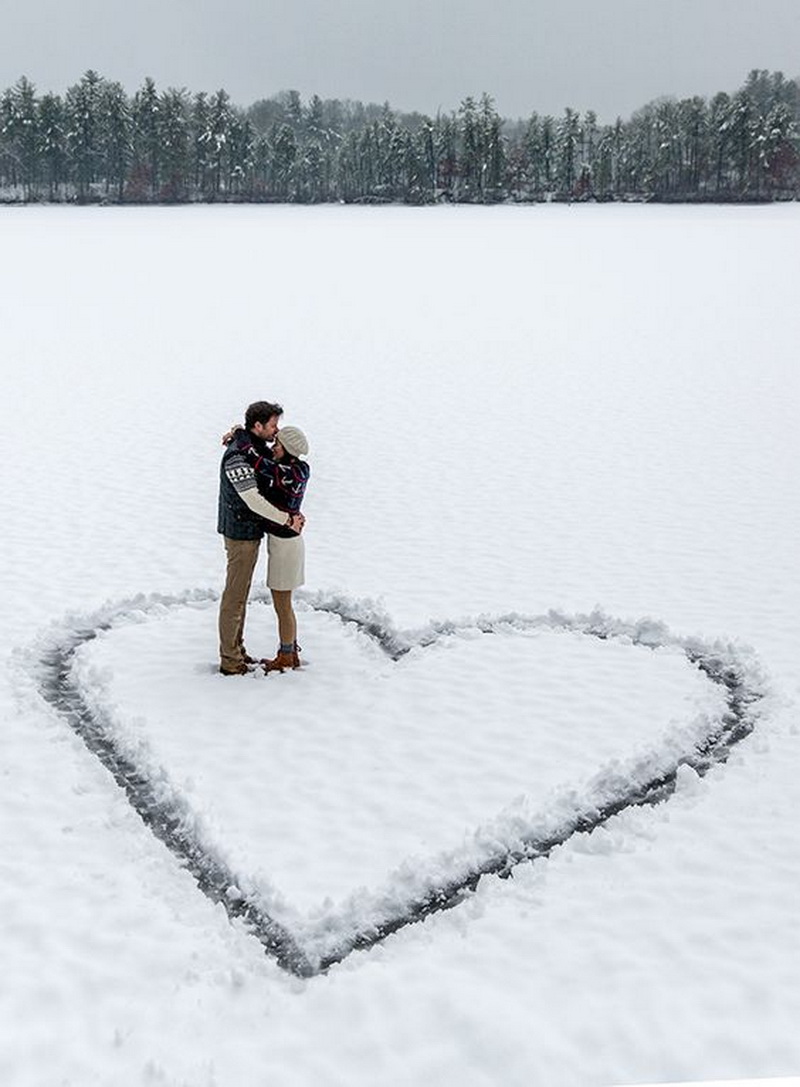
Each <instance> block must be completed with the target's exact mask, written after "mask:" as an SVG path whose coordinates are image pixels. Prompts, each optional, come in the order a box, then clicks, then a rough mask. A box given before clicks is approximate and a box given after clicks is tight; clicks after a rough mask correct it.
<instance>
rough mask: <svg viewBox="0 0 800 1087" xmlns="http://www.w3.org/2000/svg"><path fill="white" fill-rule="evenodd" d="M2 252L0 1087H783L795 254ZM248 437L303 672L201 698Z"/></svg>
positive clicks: (10, 229) (118, 227)
mask: <svg viewBox="0 0 800 1087" xmlns="http://www.w3.org/2000/svg"><path fill="white" fill-rule="evenodd" d="M0 219H1V220H2V232H3V240H4V253H5V256H6V260H5V261H4V262H3V267H2V269H0V297H2V298H3V307H4V312H3V321H2V324H0V348H2V358H3V368H4V377H5V381H4V391H5V395H4V396H3V398H2V402H1V403H0V413H1V417H0V423H2V425H0V442H2V445H3V453H4V463H5V465H6V467H7V470H6V473H5V476H4V486H3V488H2V491H0V512H1V513H2V518H3V524H4V526H5V533H4V541H3V556H4V562H3V566H2V572H0V587H1V591H2V619H3V625H2V630H3V635H2V636H3V645H4V649H5V653H4V655H5V666H4V669H3V672H2V674H1V675H0V710H1V711H2V721H3V728H2V731H1V732H0V737H1V738H0V773H2V782H3V787H2V789H1V790H0V835H2V840H1V841H0V847H1V848H0V865H1V866H2V880H0V910H1V911H2V913H1V914H0V915H1V916H2V917H3V928H2V934H1V935H0V960H2V962H3V971H2V980H1V981H0V1021H1V1022H2V1025H3V1044H2V1046H0V1081H1V1082H2V1083H3V1084H10V1085H13V1087H32V1085H36V1087H40V1085H41V1084H43V1083H45V1084H46V1083H58V1084H76V1085H77V1084H80V1085H81V1087H95V1085H111V1084H114V1085H115V1087H118V1085H126V1087H127V1085H129V1084H130V1085H134V1084H148V1083H158V1084H167V1085H171V1087H172V1085H174V1087H178V1085H186V1084H191V1085H192V1087H228V1085H231V1087H232V1085H233V1084H237V1085H238V1084H241V1083H277V1084H280V1085H281V1087H284V1085H286V1087H295V1085H298V1087H299V1085H308V1084H315V1085H318V1084H322V1085H341V1084H347V1085H348V1087H350V1085H357V1084H361V1083H363V1084H367V1083H368V1084H370V1085H371V1087H373V1085H392V1087H395V1085H416V1084H422V1083H429V1082H437V1083H441V1084H446V1085H450V1084H453V1085H455V1084H458V1085H459V1087H461V1085H469V1087H471V1085H475V1087H477V1085H484V1084H495V1083H503V1084H504V1085H510V1087H515V1085H522V1084H525V1085H526V1087H527V1085H530V1084H542V1085H547V1087H587V1085H588V1087H592V1085H597V1087H600V1085H603V1084H606V1085H607V1084H612V1083H616V1084H623V1083H628V1084H631V1083H643V1082H664V1081H669V1080H672V1081H686V1080H702V1079H707V1080H715V1079H716V1080H719V1079H724V1078H731V1077H747V1076H750V1077H759V1076H760V1077H787V1076H792V1075H796V1074H797V1073H798V1072H800V1044H798V1041H797V1032H796V1029H795V1024H796V1021H797V1018H798V1015H799V1014H800V991H799V990H798V985H797V980H796V977H797V962H798V957H799V955H800V923H798V915H797V910H796V904H795V903H796V894H797V886H798V883H799V882H800V841H799V840H798V836H797V833H796V812H797V803H798V785H797V781H798V770H799V769H800V754H799V753H798V735H800V731H799V730H798V715H797V697H798V694H800V671H799V670H798V664H797V645H798V643H799V642H800V619H799V618H798V616H800V579H799V578H798V570H797V538H798V530H799V529H800V498H799V497H798V489H797V487H796V479H795V476H796V469H795V465H796V464H797V463H798V453H800V449H799V448H798V446H799V445H800V438H799V437H798V433H799V432H798V428H797V426H796V419H797V411H798V407H799V406H800V397H798V392H799V391H800V388H799V383H798V374H797V367H796V365H795V362H794V354H795V346H796V343H797V342H798V337H799V336H800V311H798V308H797V306H796V299H795V293H796V287H795V279H796V276H795V269H796V253H797V251H798V241H800V239H799V238H798V233H800V229H799V228H800V212H798V209H797V207H796V206H784V207H764V208H735V209H734V208H725V209H714V208H669V209H666V208H662V209H658V208H650V207H625V208H622V207H619V208H616V207H615V208H605V207H604V208H600V207H598V208H591V207H582V208H572V209H570V208H562V207H558V208H557V207H548V208H524V209H516V208H495V209H477V208H475V209H471V208H447V209H444V208H443V209H426V210H417V211H414V210H411V209H401V208H388V209H358V210H356V209H347V208H324V209H301V208H291V209H286V208H218V209H214V208H211V209H209V208H204V209H190V208H186V209H160V208H158V209H156V208H154V209H77V208H74V209H73V208H59V209H55V208H29V209H6V210H4V211H2V213H0ZM260 397H270V398H276V399H279V400H281V401H282V402H283V403H285V405H286V407H287V416H286V421H287V422H292V423H297V424H298V425H300V426H302V427H303V429H304V430H305V431H306V432H307V433H308V435H309V437H310V440H311V457H310V459H311V462H312V465H313V484H312V487H311V488H310V490H309V495H308V499H307V503H306V511H307V514H308V528H307V548H308V572H309V583H308V586H307V591H306V592H305V593H304V594H303V597H302V601H301V604H300V606H299V622H300V642H301V644H302V645H303V656H304V659H305V660H306V661H307V664H306V665H305V666H304V668H303V669H302V670H301V671H300V672H298V673H291V674H288V673H287V674H286V675H270V676H260V677H259V676H249V677H236V678H233V679H230V678H228V677H222V676H220V675H218V674H217V673H216V672H215V670H214V669H215V652H216V645H215V640H216V635H215V601H216V594H217V592H218V589H219V587H220V584H221V580H222V567H223V555H222V548H221V545H220V542H219V540H218V539H217V538H216V536H215V534H214V531H213V529H214V512H215V509H214V507H215V499H216V482H217V470H218V459H219V453H220V447H219V444H218V443H219V436H220V434H221V433H222V431H223V430H224V429H226V428H227V426H228V425H229V423H230V422H231V421H232V420H233V419H235V418H236V417H237V416H238V415H239V414H240V413H241V410H242V408H243V407H244V405H245V404H246V403H248V402H249V401H250V400H252V399H256V398H260ZM261 571H262V572H261V573H260V575H259V577H260V578H262V579H263V567H262V568H261ZM642 617H646V618H642ZM247 637H248V645H249V647H250V648H251V650H252V651H254V652H255V653H257V654H259V655H261V654H267V653H271V652H272V650H273V649H274V645H275V628H274V617H273V614H272V611H271V609H270V607H269V606H268V604H267V603H265V601H264V599H263V590H262V591H260V592H259V593H257V594H256V598H255V599H254V600H253V603H252V605H251V608H250V613H249V618H248V628H247ZM70 700H71V701H70ZM709 737H712V744H711V746H709V745H708V739H709ZM715 737H716V739H713V738H715ZM717 740H719V743H717ZM715 745H716V746H715ZM106 756H108V757H106ZM114 760H116V769H115V763H114ZM720 760H721V761H720ZM120 768H122V769H124V770H125V772H126V773H127V772H128V771H131V774H132V775H133V776H132V778H131V780H133V778H134V777H136V776H137V775H138V781H139V784H140V787H141V796H142V797H145V798H149V799H148V802H149V801H151V800H153V799H154V798H155V801H156V802H160V803H162V804H163V805H164V808H163V810H164V811H166V812H168V813H170V814H171V815H172V816H175V815H177V816H178V818H177V819H176V820H175V821H173V822H172V823H169V821H167V822H166V823H165V825H164V826H163V827H161V828H159V827H157V826H154V824H153V821H152V820H150V822H148V821H147V820H146V819H145V818H143V817H142V813H141V811H137V808H136V807H135V806H134V804H132V803H131V799H135V798H133V797H132V795H131V792H130V790H129V789H128V788H127V786H126V784H125V781H124V774H120V773H119V772H118V771H119V770H120ZM659 777H662V778H664V780H665V783H666V784H665V787H664V789H663V790H662V792H661V794H660V795H659V797H658V799H660V800H661V802H660V803H656V804H652V803H644V804H635V803H634V804H631V803H630V801H631V800H633V799H636V794H637V788H638V787H639V786H641V787H642V788H644V787H645V786H647V785H648V784H652V783H653V782H654V781H655V780H656V779H658V778H659ZM650 799H655V797H654V796H651V797H650ZM609 805H610V806H611V807H609ZM615 805H616V807H615ZM612 808H613V810H612ZM144 814H146V813H144ZM587 815H590V816H593V818H590V819H589V823H588V824H587V823H586V822H585V821H584V817H586V816H587ZM167 824H169V825H167ZM564 831H567V832H568V833H566V834H565V833H564ZM573 831H575V832H573ZM559 837H561V838H563V840H562V841H561V844H555V839H558V838H559ZM550 839H553V841H552V842H551V843H550V844H551V846H552V847H551V848H547V849H541V848H539V847H540V846H541V845H542V843H543V842H547V841H548V840H550ZM176 840H182V841H183V842H184V844H185V845H186V849H187V851H186V853H185V854H183V855H181V854H180V850H177V851H176V850H175V849H174V848H173V847H174V845H175V842H176ZM537 843H538V845H537ZM165 845H166V847H165ZM193 850H194V852H193ZM537 852H538V853H541V854H542V855H539V856H535V854H536V853H537ZM493 865H494V866H495V867H494V868H493V867H492V866H493ZM484 870H485V871H486V874H484V875H482V876H480V878H477V877H478V875H479V873H480V871H484ZM205 877H208V886H207V887H206V888H205V889H206V892H207V893H205V894H204V893H201V889H202V888H201V885H202V883H203V880H204V878H205ZM442 888H445V889H446V892H447V893H446V894H445V896H444V897H445V899H446V902H442V901H436V897H437V892H438V891H441V889H442ZM453 888H457V890H455V891H454V892H453V894H452V895H451V898H450V899H447V894H449V893H450V891H452V889H453ZM443 904H447V905H450V906H452V908H449V909H439V908H438V906H441V905H443ZM428 906H430V907H431V908H430V909H429V908H428ZM415 911H416V913H415ZM415 917H416V918H420V919H418V920H414V918H415ZM408 921H410V922H411V923H406V922H408ZM254 936H255V937H257V938H254ZM282 941H283V944H282ZM265 945H266V950H265ZM351 949H354V950H352V951H351ZM348 952H351V953H348ZM287 967H288V969H287Z"/></svg>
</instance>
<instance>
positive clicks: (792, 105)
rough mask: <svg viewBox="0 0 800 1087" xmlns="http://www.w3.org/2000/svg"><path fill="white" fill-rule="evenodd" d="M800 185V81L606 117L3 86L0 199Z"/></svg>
mask: <svg viewBox="0 0 800 1087" xmlns="http://www.w3.org/2000/svg"><path fill="white" fill-rule="evenodd" d="M799 195H800V80H789V79H786V78H784V76H783V75H782V73H780V72H769V71H764V70H754V71H752V72H750V74H749V75H748V77H747V79H746V81H745V83H744V84H743V86H742V87H741V88H740V89H739V90H737V91H736V92H735V93H733V94H728V93H725V92H720V93H719V94H716V95H714V97H713V98H711V99H710V100H707V99H705V98H701V97H693V98H686V99H681V100H675V99H672V98H664V99H659V100H657V101H655V102H651V103H649V104H648V105H646V106H644V107H643V108H642V109H640V110H638V111H637V112H636V113H634V114H633V115H632V116H631V117H630V118H629V119H628V120H627V121H623V120H622V119H618V120H617V121H616V122H615V123H614V124H600V123H599V122H598V119H597V116H596V114H595V113H593V112H591V111H589V112H587V113H585V114H583V115H581V114H579V113H578V112H576V111H575V110H572V109H566V110H565V111H564V113H563V115H562V116H559V117H552V116H540V115H539V114H537V113H533V114H532V115H531V116H530V117H529V118H527V119H525V120H517V121H508V120H505V119H503V118H502V117H501V116H500V115H499V114H498V112H497V110H496V108H495V104H494V101H493V99H492V98H491V97H490V96H489V95H487V94H484V95H482V96H481V97H480V98H479V99H474V98H467V99H465V100H464V101H463V102H462V103H461V105H460V107H459V108H458V110H455V111H453V112H450V113H447V114H442V113H439V114H437V115H436V116H435V117H430V116H426V115H424V114H419V113H399V112H396V111H394V110H393V109H391V108H390V106H389V105H388V104H385V105H383V106H378V105H374V104H368V105H365V104H363V103H361V102H351V101H342V100H339V99H327V100H324V101H323V100H322V99H321V98H319V97H318V96H317V95H314V96H313V97H311V98H310V99H309V100H308V101H307V102H304V101H303V100H302V99H301V96H300V95H299V94H298V93H297V92H296V91H285V92H282V93H280V94H278V95H275V96H273V97H272V98H267V99H263V100H261V101H259V102H256V103H255V104H253V105H251V106H250V107H248V108H246V109H243V108H239V107H237V106H235V105H234V104H233V103H232V102H231V100H230V98H229V96H228V94H227V93H226V92H225V91H224V90H220V91H217V92H216V93H215V94H205V93H200V94H194V95H191V94H189V93H188V92H187V91H186V90H178V89H175V88H170V89H168V90H165V91H159V90H158V89H157V87H156V85H155V83H154V81H153V80H152V79H146V80H145V81H144V84H143V85H142V87H141V88H140V89H139V90H137V91H136V92H135V93H134V94H133V95H128V94H127V93H126V92H125V90H124V89H123V87H122V86H121V85H120V84H119V83H116V82H112V81H109V80H106V79H104V78H102V77H101V76H99V75H98V74H97V73H96V72H94V71H87V72H86V73H85V74H84V75H83V76H82V78H81V79H80V80H79V81H78V82H77V83H76V84H75V85H74V86H72V87H70V88H69V89H68V90H67V92H66V94H65V95H63V96H61V95H57V94H51V93H47V94H42V95H38V94H37V92H36V88H35V87H34V86H33V84H32V83H31V82H30V81H29V80H28V79H27V78H25V77H24V76H23V77H22V78H20V79H19V80H18V81H17V83H16V84H15V85H14V86H13V87H10V88H8V89H7V90H5V91H4V92H3V94H2V97H0V201H4V202H33V201H56V202H78V203H89V202H110V203H186V202H217V201H220V202H223V201H227V202H235V201H242V202H245V201H246V202H291V203H322V202H331V201H337V202H339V201H343V202H346V203H380V202H404V203H409V204H430V203H436V202H441V201H453V202H459V203H461V202H463V203H499V202H532V201H544V200H560V201H570V200H603V201H605V200H661V201H700V200H708V201H745V200H776V199H796V198H797V197H798V196H799Z"/></svg>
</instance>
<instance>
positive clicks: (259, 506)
mask: <svg viewBox="0 0 800 1087" xmlns="http://www.w3.org/2000/svg"><path fill="white" fill-rule="evenodd" d="M281 415H283V408H282V407H281V406H280V404H270V403H269V402H268V401H266V400H258V401H256V403H254V404H251V405H250V406H249V407H248V409H247V411H246V413H245V417H244V430H235V431H234V432H233V433H232V435H231V440H230V441H229V442H228V444H227V447H226V449H225V452H224V453H223V454H222V463H221V465H220V478H219V508H218V514H217V532H219V533H221V534H222V536H223V537H224V540H225V553H226V555H227V572H226V577H225V588H224V589H223V592H222V599H221V600H220V602H219V670H220V672H222V674H223V675H225V676H238V675H244V674H245V673H246V672H248V671H249V670H250V668H249V666H250V665H251V664H255V660H254V659H253V658H252V657H250V656H248V654H247V652H246V650H245V648H244V620H245V613H246V611H247V598H248V596H249V594H250V585H251V583H252V580H253V571H254V570H255V566H256V560H257V559H258V551H259V548H260V546H261V539H262V537H263V535H264V531H265V525H264V519H265V518H266V519H267V520H268V521H274V522H276V524H279V525H286V526H287V527H288V528H290V529H292V530H293V531H294V532H302V530H303V525H304V523H305V518H304V517H303V515H302V514H301V513H294V514H287V513H286V512H285V511H284V510H279V509H276V507H275V506H273V505H272V504H271V503H270V502H268V501H267V500H266V498H264V497H263V495H261V494H259V492H258V487H257V485H256V475H255V471H254V469H253V468H252V467H251V465H250V463H249V461H248V460H247V459H246V457H245V454H244V451H245V450H246V449H247V448H249V447H252V448H255V449H256V450H257V451H258V452H261V453H265V452H266V451H267V443H268V442H271V441H272V439H273V438H274V437H275V435H276V433H277V431H278V420H279V419H280V417H281ZM226 437H227V435H226Z"/></svg>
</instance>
